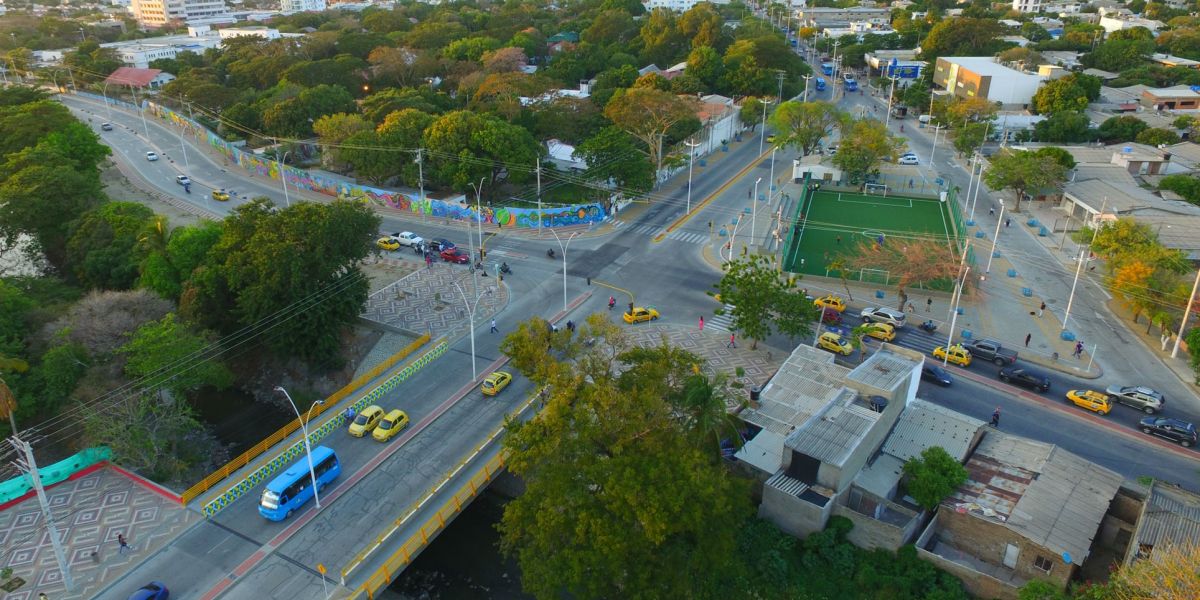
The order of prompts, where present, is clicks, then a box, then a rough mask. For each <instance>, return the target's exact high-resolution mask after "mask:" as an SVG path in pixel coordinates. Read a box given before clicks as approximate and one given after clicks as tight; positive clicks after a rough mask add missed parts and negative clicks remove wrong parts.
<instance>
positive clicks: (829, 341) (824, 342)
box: [817, 331, 854, 356]
mask: <svg viewBox="0 0 1200 600" xmlns="http://www.w3.org/2000/svg"><path fill="white" fill-rule="evenodd" d="M817 347H818V348H821V349H823V350H828V351H830V352H837V353H838V354H841V355H842V356H850V354H851V353H853V352H854V348H853V347H852V346H851V345H850V342H847V341H846V340H844V339H842V334H840V333H834V332H832V331H826V332H825V333H822V334H821V337H818V338H817Z"/></svg>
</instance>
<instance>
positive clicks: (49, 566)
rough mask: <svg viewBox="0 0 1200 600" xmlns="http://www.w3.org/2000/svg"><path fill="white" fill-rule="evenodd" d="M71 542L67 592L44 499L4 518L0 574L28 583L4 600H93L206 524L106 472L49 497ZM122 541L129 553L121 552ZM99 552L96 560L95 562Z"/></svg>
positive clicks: (0, 529)
mask: <svg viewBox="0 0 1200 600" xmlns="http://www.w3.org/2000/svg"><path fill="white" fill-rule="evenodd" d="M46 496H47V499H48V501H49V503H50V507H51V511H52V513H53V514H54V518H55V521H56V522H57V524H58V530H59V535H61V536H62V539H63V541H64V542H65V550H66V555H67V560H68V562H69V563H70V565H71V575H72V576H73V578H74V582H75V590H74V591H72V592H68V591H67V590H66V586H65V584H64V582H63V579H62V572H61V571H60V570H59V568H58V563H57V561H56V560H55V557H54V550H53V548H52V547H51V545H50V535H49V533H48V531H47V528H46V524H45V521H44V520H43V519H42V512H41V509H40V508H39V507H38V501H37V498H29V499H26V500H25V501H24V502H21V503H20V504H17V505H14V506H12V507H10V508H8V509H7V510H4V511H0V548H2V549H3V550H2V552H3V553H2V554H0V567H10V568H12V570H13V575H14V576H16V577H20V578H22V579H24V580H25V585H24V586H22V587H21V588H19V589H17V590H15V591H13V592H10V593H9V594H7V595H5V596H4V598H5V600H32V599H35V598H37V595H38V593H40V592H44V593H46V594H47V595H48V596H49V597H50V598H54V599H55V600H60V599H74V598H91V597H93V596H94V595H95V594H96V593H97V592H98V591H99V590H100V589H101V588H102V587H103V586H104V584H105V582H106V581H113V580H114V579H116V578H117V577H119V576H120V573H122V572H123V571H125V570H126V569H129V568H132V566H133V565H134V564H135V563H136V562H137V561H140V560H142V559H143V558H145V556H147V554H149V553H153V552H155V551H156V550H158V548H160V547H161V546H163V545H164V544H166V543H167V542H168V541H170V540H171V539H173V538H174V537H175V536H177V535H179V534H180V533H182V532H183V531H184V530H186V529H187V528H189V527H191V526H192V525H193V524H194V523H195V522H197V521H198V520H200V519H201V518H202V517H201V516H200V514H199V513H197V512H196V511H191V510H187V509H184V508H183V507H181V506H180V505H179V502H178V501H172V500H169V499H167V498H165V497H164V496H162V495H159V494H157V493H154V492H152V491H151V490H149V489H147V488H146V487H144V486H143V485H141V484H140V483H138V482H136V481H134V480H133V479H131V478H130V477H128V476H126V475H124V474H123V473H121V472H119V471H117V470H115V469H112V468H107V467H105V468H100V469H97V470H95V471H92V472H91V473H88V474H87V475H84V476H83V477H80V478H78V479H75V480H68V481H64V482H62V483H60V484H58V485H55V486H53V487H51V488H50V489H48V490H46ZM117 535H124V536H125V538H126V540H127V541H128V543H129V545H130V548H131V549H130V550H128V551H126V552H124V553H120V552H118V546H117ZM93 553H96V555H95V556H93Z"/></svg>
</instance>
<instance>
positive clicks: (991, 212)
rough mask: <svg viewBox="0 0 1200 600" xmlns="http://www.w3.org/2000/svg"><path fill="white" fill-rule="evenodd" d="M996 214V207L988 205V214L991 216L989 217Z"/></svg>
mask: <svg viewBox="0 0 1200 600" xmlns="http://www.w3.org/2000/svg"><path fill="white" fill-rule="evenodd" d="M995 215H996V207H995V206H989V207H988V216H989V217H992V216H995Z"/></svg>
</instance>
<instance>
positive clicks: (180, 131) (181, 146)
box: [175, 126, 283, 177]
mask: <svg viewBox="0 0 1200 600" xmlns="http://www.w3.org/2000/svg"><path fill="white" fill-rule="evenodd" d="M183 129H184V127H183V126H180V127H179V129H178V130H177V131H176V132H175V133H177V134H178V135H179V150H180V151H181V152H183V170H184V171H190V170H191V168H192V167H191V165H189V164H188V159H187V146H186V145H184V143H183ZM279 176H280V177H283V171H282V170H280V171H279Z"/></svg>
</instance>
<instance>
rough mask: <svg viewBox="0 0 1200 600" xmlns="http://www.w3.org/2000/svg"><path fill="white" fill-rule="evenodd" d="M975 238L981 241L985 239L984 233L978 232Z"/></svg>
mask: <svg viewBox="0 0 1200 600" xmlns="http://www.w3.org/2000/svg"><path fill="white" fill-rule="evenodd" d="M975 237H977V238H979V239H983V232H982V231H976V232H975Z"/></svg>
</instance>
